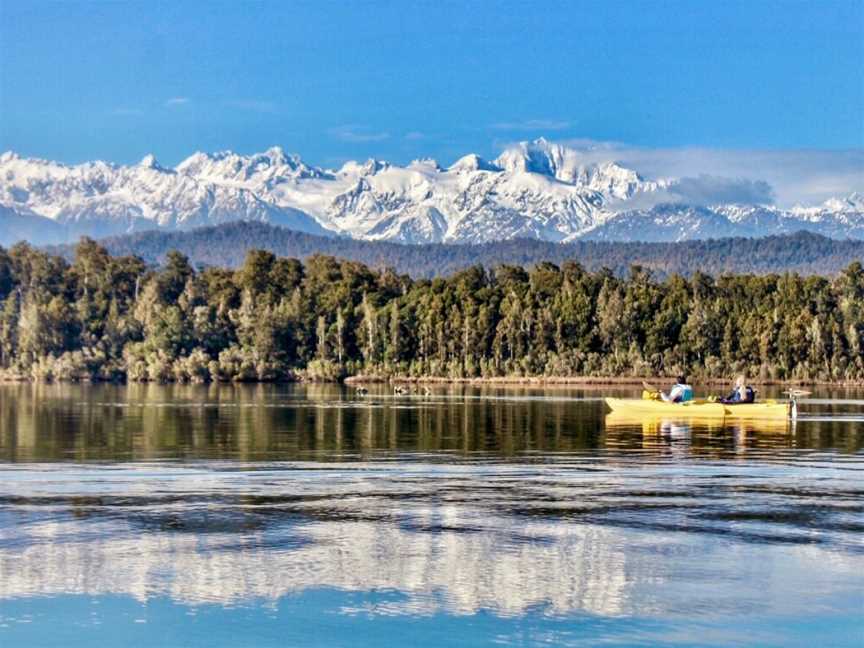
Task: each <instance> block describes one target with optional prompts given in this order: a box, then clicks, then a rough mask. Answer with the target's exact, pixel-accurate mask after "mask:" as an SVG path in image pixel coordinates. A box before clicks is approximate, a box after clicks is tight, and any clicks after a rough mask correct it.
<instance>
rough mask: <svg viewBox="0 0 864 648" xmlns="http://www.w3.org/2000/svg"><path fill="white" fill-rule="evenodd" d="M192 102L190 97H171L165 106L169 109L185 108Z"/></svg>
mask: <svg viewBox="0 0 864 648" xmlns="http://www.w3.org/2000/svg"><path fill="white" fill-rule="evenodd" d="M190 101H191V100H190V99H189V97H171V98H170V99H168V100H167V101H166V102H165V105H166V106H168V107H169V108H173V107H175V106H185V105H186V104H188V103H189V102H190Z"/></svg>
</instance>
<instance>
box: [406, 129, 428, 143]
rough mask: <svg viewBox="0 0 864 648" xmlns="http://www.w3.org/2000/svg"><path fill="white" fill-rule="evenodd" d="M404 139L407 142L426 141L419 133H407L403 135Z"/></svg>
mask: <svg viewBox="0 0 864 648" xmlns="http://www.w3.org/2000/svg"><path fill="white" fill-rule="evenodd" d="M405 139H406V140H408V141H409V142H416V141H419V140H422V139H426V135H424V134H423V133H421V132H420V131H411V132H409V133H405Z"/></svg>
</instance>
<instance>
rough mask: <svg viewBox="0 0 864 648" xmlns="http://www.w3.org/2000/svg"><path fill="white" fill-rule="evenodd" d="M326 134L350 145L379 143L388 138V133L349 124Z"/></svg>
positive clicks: (332, 129)
mask: <svg viewBox="0 0 864 648" xmlns="http://www.w3.org/2000/svg"><path fill="white" fill-rule="evenodd" d="M328 132H329V133H330V135H331V136H332V137H335V138H336V139H339V140H342V141H343V142H351V143H362V142H381V141H384V140H386V139H389V138H390V133H386V132H374V131H370V130H369V129H367V128H363V127H361V126H354V125H351V124H346V125H344V126H337V127H336V128H331V129H330V130H329V131H328Z"/></svg>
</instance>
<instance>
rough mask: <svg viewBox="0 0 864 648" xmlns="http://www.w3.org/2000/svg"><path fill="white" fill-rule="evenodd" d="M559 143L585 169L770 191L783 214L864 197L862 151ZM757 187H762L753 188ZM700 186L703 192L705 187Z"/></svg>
mask: <svg viewBox="0 0 864 648" xmlns="http://www.w3.org/2000/svg"><path fill="white" fill-rule="evenodd" d="M561 143H562V144H564V145H567V146H570V147H572V148H574V149H577V150H578V151H579V152H580V153H581V154H582V155H583V156H584V159H585V163H586V164H590V163H595V162H618V163H620V164H621V165H623V166H626V167H628V168H631V169H634V170H636V171H637V172H639V173H640V174H641V175H643V176H644V177H646V178H649V179H657V178H691V179H692V178H697V179H698V178H699V176H708V177H711V178H713V181H712V182H711V183H710V184H712V185H713V186H714V187H715V189H719V185H718V179H725V180H726V183H727V189H729V190H731V187H730V186H728V183H729V182H736V183H738V186H737V188H736V189H735V191H741V192H744V193H747V192H748V191H750V192H756V194H757V195H762V196H763V197H764V196H765V189H766V186H768V187H770V189H771V190H772V191H773V195H774V198H775V202H776V204H777V205H778V206H780V207H784V208H785V207H791V206H793V205H795V204H802V205H815V204H819V203H821V202H823V201H825V200H827V199H828V198H831V197H835V196H845V195H848V194H850V193H852V192H853V191H858V192H861V191H864V149H845V150H826V149H812V150H808V149H791V150H779V149H749V150H748V149H712V148H699V147H683V148H647V147H638V146H629V145H626V144H621V143H615V142H602V141H593V140H586V139H579V140H561ZM730 179H733V180H730ZM759 182H762V183H764V185H758V186H757V185H756V184H754V183H759ZM742 183H743V184H742ZM747 183H750V184H749V185H748V184H747ZM701 185H702V187H703V188H705V187H706V182H704V181H703V182H702V183H701ZM748 186H749V189H748V188H747V187H748ZM689 187H690V188H694V189H695V187H696V185H695V184H693V183H690V185H689ZM686 188H687V185H685V189H686Z"/></svg>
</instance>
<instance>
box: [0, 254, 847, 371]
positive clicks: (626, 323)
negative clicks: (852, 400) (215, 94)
mask: <svg viewBox="0 0 864 648" xmlns="http://www.w3.org/2000/svg"><path fill="white" fill-rule="evenodd" d="M0 367H2V369H0V371H2V374H3V375H6V376H9V377H12V376H26V377H33V378H37V379H66V380H82V379H104V380H123V379H128V380H136V381H138V380H149V381H171V380H179V381H198V382H204V381H209V380H223V381H239V380H289V379H292V378H296V377H298V376H299V377H304V378H311V379H335V378H339V377H343V376H346V375H352V374H354V375H356V374H375V375H381V376H388V375H389V376H394V375H401V376H441V377H450V378H457V377H459V378H461V377H496V376H544V375H545V376H576V375H593V376H627V375H629V376H644V375H657V374H667V375H674V374H675V373H678V372H681V371H686V372H688V373H690V374H691V375H692V376H694V377H723V376H728V375H731V374H733V373H739V372H744V373H747V374H749V375H750V376H752V377H754V378H756V377H759V378H763V379H764V378H773V379H823V380H862V379H864V268H862V265H861V264H860V263H857V262H856V263H853V264H850V265H849V266H848V267H847V268H846V269H845V270H843V271H842V272H841V273H839V274H838V275H837V276H836V277H833V278H825V277H820V276H810V277H801V276H799V275H797V274H789V273H786V274H782V275H776V274H772V275H764V276H757V275H746V274H742V275H724V276H720V277H718V278H716V279H715V278H712V277H710V276H709V275H707V274H704V273H701V272H696V273H694V274H693V276H692V277H690V278H689V279H687V278H683V277H681V276H680V275H673V276H670V277H668V278H666V279H664V280H662V281H660V280H657V279H655V278H653V277H652V275H651V273H650V272H648V271H647V270H646V269H645V268H643V267H639V266H634V267H632V268H631V269H630V271H629V273H628V276H627V277H626V278H619V277H616V276H615V275H614V274H613V273H611V272H609V271H607V270H601V271H598V272H593V273H592V272H588V271H586V270H585V269H584V268H583V267H582V266H581V265H579V264H577V263H575V262H572V261H568V262H565V263H563V264H561V265H560V266H558V265H554V264H552V263H538V264H536V265H535V266H534V267H532V268H530V269H526V268H523V267H520V266H515V265H501V266H499V267H497V268H495V269H494V270H491V271H490V270H486V269H484V268H482V267H480V266H474V267H471V268H468V269H465V270H463V271H460V272H457V273H455V274H452V275H451V276H449V277H447V278H436V279H432V280H428V279H423V280H412V279H411V278H409V277H408V276H407V275H400V274H397V273H396V272H394V271H393V270H381V271H376V270H372V269H370V268H369V267H368V266H366V265H363V264H361V263H357V262H355V261H345V260H339V259H336V258H334V257H329V256H320V255H317V256H312V257H310V258H309V259H308V260H307V261H306V262H305V263H301V262H300V261H298V260H296V259H291V258H284V257H281V258H280V257H276V256H274V255H273V254H272V253H270V252H267V251H263V250H255V251H251V252H249V253H248V254H247V255H246V257H245V260H244V262H243V264H242V265H241V266H240V267H239V268H238V269H237V270H231V269H226V268H217V267H210V268H205V269H202V270H196V269H194V268H193V267H192V265H190V263H189V260H188V259H187V257H186V256H184V255H183V254H181V253H179V252H169V253H168V254H167V256H166V259H165V263H164V264H163V265H162V267H161V268H159V269H158V270H154V269H152V268H149V267H148V266H147V265H146V264H145V262H144V261H142V260H141V259H140V258H137V257H134V256H121V257H115V256H111V255H109V254H108V252H107V250H106V249H105V248H103V247H102V246H100V245H99V244H97V243H95V242H93V241H91V240H86V239H85V240H83V241H82V242H81V243H80V244H79V245H78V246H77V248H76V250H75V254H74V258H73V259H72V261H71V262H69V261H67V260H65V259H64V258H62V257H60V256H52V255H49V254H47V253H45V252H42V251H39V250H36V249H34V248H32V247H30V246H28V245H26V244H19V245H16V246H14V247H12V248H11V249H9V250H4V249H3V248H0Z"/></svg>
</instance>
